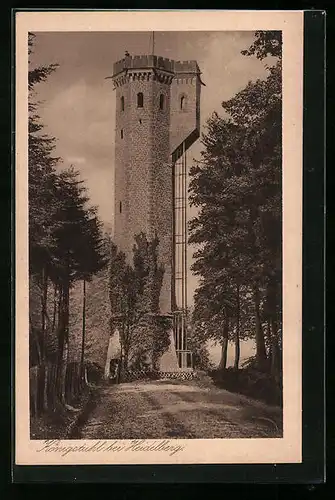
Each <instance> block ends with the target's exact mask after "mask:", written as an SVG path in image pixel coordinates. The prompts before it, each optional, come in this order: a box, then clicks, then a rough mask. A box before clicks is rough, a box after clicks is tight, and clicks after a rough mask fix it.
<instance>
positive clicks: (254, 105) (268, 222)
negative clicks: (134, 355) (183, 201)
mask: <svg viewBox="0 0 335 500" xmlns="http://www.w3.org/2000/svg"><path fill="white" fill-rule="evenodd" d="M280 37H281V34H280V33H279V34H278V33H277V32H275V33H274V34H273V33H272V32H257V33H256V40H255V42H254V44H253V45H252V46H251V47H250V49H249V50H247V51H244V52H243V53H244V54H245V55H248V56H250V55H256V57H258V58H259V59H264V58H265V57H267V56H268V55H270V56H273V57H276V56H278V55H279V53H280V50H281V49H280V47H281V44H280V41H281V38H280ZM222 108H223V110H224V111H225V116H224V117H222V116H219V114H218V113H216V112H214V113H213V114H212V116H211V117H210V119H209V120H208V121H207V130H206V133H205V134H203V136H202V144H203V146H204V149H203V151H202V155H201V156H202V157H201V161H199V162H197V163H196V164H195V165H194V166H193V167H192V169H191V172H190V174H191V183H190V199H191V204H193V205H194V206H196V207H198V209H199V214H198V215H197V217H194V218H193V219H192V221H191V222H190V233H191V236H190V242H191V243H193V244H196V245H198V250H197V251H196V253H195V255H194V257H195V263H194V265H193V272H194V273H195V274H196V275H198V276H199V277H200V286H199V288H198V289H197V291H196V294H195V311H194V321H195V322H196V323H197V324H198V332H199V335H200V336H202V337H203V338H204V339H208V338H212V339H214V340H219V341H222V342H225V343H226V341H227V339H228V340H233V339H235V341H236V346H237V349H238V350H237V351H236V352H237V356H239V341H240V339H241V338H248V337H249V336H251V337H253V336H254V335H255V338H256V347H257V362H258V363H259V365H264V366H265V362H266V356H267V353H266V345H265V336H264V323H266V322H267V323H268V324H269V325H270V337H271V339H272V341H271V342H272V344H271V345H272V347H271V353H273V352H274V350H275V348H276V347H275V345H276V346H278V344H279V338H278V333H279V329H280V326H279V325H280V323H281V317H280V311H281V163H282V157H281V123H282V120H281V66H280V58H279V60H278V61H277V62H276V63H275V64H274V65H273V66H271V67H268V76H267V78H266V79H265V80H256V81H255V82H249V83H248V85H247V86H246V88H245V89H243V90H241V91H240V92H238V93H237V94H236V95H235V96H234V97H232V98H231V99H230V100H228V101H225V102H223V103H222ZM278 326H279V329H278ZM237 365H238V361H237Z"/></svg>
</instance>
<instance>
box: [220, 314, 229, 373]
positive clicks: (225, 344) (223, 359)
mask: <svg viewBox="0 0 335 500" xmlns="http://www.w3.org/2000/svg"><path fill="white" fill-rule="evenodd" d="M228 329H229V324H228V319H225V325H224V329H223V338H222V341H221V360H220V364H219V370H225V369H226V368H227V353H228Z"/></svg>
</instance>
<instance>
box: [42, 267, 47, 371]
mask: <svg viewBox="0 0 335 500" xmlns="http://www.w3.org/2000/svg"><path fill="white" fill-rule="evenodd" d="M47 301H48V276H47V272H46V267H45V266H43V269H42V291H41V330H42V332H41V364H44V362H45V343H46V341H45V331H46V327H45V326H46V318H47Z"/></svg>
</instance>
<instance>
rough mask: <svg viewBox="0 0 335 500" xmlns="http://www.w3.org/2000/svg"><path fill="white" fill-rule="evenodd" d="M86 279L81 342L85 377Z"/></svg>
mask: <svg viewBox="0 0 335 500" xmlns="http://www.w3.org/2000/svg"><path fill="white" fill-rule="evenodd" d="M85 330H86V280H85V279H84V281H83V322H82V342H81V360H80V376H81V378H84V360H85V333H86V331H85Z"/></svg>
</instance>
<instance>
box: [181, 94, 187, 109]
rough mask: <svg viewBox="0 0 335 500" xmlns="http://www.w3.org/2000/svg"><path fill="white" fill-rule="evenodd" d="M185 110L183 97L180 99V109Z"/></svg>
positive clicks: (184, 98)
mask: <svg viewBox="0 0 335 500" xmlns="http://www.w3.org/2000/svg"><path fill="white" fill-rule="evenodd" d="M185 108H186V97H185V96H184V95H182V96H181V98H180V109H181V110H183V109H185Z"/></svg>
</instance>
